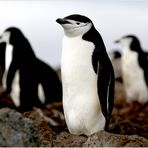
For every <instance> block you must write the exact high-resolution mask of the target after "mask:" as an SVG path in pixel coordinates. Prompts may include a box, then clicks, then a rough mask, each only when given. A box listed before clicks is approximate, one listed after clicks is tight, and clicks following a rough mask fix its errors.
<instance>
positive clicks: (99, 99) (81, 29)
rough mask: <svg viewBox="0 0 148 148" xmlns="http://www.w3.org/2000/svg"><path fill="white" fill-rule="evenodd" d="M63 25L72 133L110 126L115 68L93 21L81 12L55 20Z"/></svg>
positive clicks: (64, 77) (65, 84) (67, 116)
mask: <svg viewBox="0 0 148 148" xmlns="http://www.w3.org/2000/svg"><path fill="white" fill-rule="evenodd" d="M56 21H57V23H59V24H60V25H61V26H62V27H63V29H64V38H63V49H62V60H61V73H62V85H63V108H64V115H65V119H66V124H67V126H68V129H69V131H70V133H72V134H76V135H81V134H83V135H87V136H88V135H91V134H93V133H95V132H98V131H101V130H107V128H108V124H109V120H110V116H111V112H112V108H113V100H114V71H113V67H112V64H111V61H110V59H109V57H108V55H107V52H106V49H105V45H104V43H103V40H102V38H101V36H100V34H99V32H98V31H97V30H96V29H95V27H94V25H93V22H92V21H91V20H90V19H89V18H87V17H85V16H82V15H77V14H76V15H70V16H67V17H64V18H62V19H61V18H59V19H57V20H56Z"/></svg>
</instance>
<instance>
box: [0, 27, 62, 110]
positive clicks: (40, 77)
mask: <svg viewBox="0 0 148 148" xmlns="http://www.w3.org/2000/svg"><path fill="white" fill-rule="evenodd" d="M0 40H1V42H6V49H5V54H4V57H5V58H4V60H5V61H4V65H5V70H4V74H3V78H2V82H3V87H4V89H6V92H7V93H8V94H10V96H11V97H12V99H13V100H14V101H16V103H15V104H16V106H19V108H20V110H21V111H26V110H30V109H32V107H33V106H38V107H43V106H44V105H45V104H47V103H50V102H54V101H60V100H62V99H61V98H62V85H61V82H60V80H59V78H58V76H57V74H56V72H55V71H54V70H53V69H52V68H51V67H49V66H48V65H47V64H45V63H44V62H42V61H41V60H39V59H38V58H37V57H36V56H35V54H34V52H33V50H32V47H31V45H30V43H29V42H28V40H27V39H26V37H25V36H24V35H23V33H22V32H21V31H20V30H19V29H17V28H14V27H11V28H8V29H7V30H5V31H4V33H3V34H2V36H1V39H0ZM41 91H42V93H40V92H41ZM41 94H42V97H43V99H44V102H41V100H43V99H41V98H40V96H41ZM19 100H20V103H19V102H18V101H19Z"/></svg>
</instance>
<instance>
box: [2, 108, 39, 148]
mask: <svg viewBox="0 0 148 148" xmlns="http://www.w3.org/2000/svg"><path fill="white" fill-rule="evenodd" d="M38 145H39V144H38V133H37V128H36V126H35V125H34V123H33V121H32V120H31V119H28V118H26V117H24V116H22V114H21V113H18V112H16V111H15V110H11V109H9V108H3V109H0V146H7V147H8V146H12V147H17V146H18V147H27V146H30V147H32V146H38Z"/></svg>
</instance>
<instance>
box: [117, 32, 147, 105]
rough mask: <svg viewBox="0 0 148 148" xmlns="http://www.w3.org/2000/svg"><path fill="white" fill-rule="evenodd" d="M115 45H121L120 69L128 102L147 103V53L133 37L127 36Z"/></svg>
mask: <svg viewBox="0 0 148 148" xmlns="http://www.w3.org/2000/svg"><path fill="white" fill-rule="evenodd" d="M115 43H118V44H120V45H121V48H122V56H121V63H122V66H121V69H122V77H123V83H124V88H125V93H126V99H127V101H128V102H131V101H138V102H139V103H142V104H144V103H147V102H148V53H146V52H144V50H143V49H142V47H141V45H140V41H139V39H138V38H137V37H136V36H135V35H127V36H124V37H122V38H120V39H119V40H116V41H115Z"/></svg>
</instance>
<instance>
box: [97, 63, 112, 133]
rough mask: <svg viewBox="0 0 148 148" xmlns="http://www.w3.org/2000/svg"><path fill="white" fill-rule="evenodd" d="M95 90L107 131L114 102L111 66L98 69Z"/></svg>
mask: <svg viewBox="0 0 148 148" xmlns="http://www.w3.org/2000/svg"><path fill="white" fill-rule="evenodd" d="M97 88H98V95H99V101H100V104H101V110H102V113H103V115H104V117H105V119H106V125H105V129H106V130H107V128H108V124H109V121H110V116H111V112H112V109H113V101H114V72H113V68H112V65H110V66H107V65H106V66H104V67H100V68H98V80H97Z"/></svg>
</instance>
